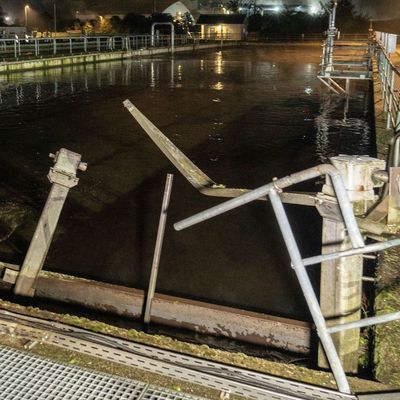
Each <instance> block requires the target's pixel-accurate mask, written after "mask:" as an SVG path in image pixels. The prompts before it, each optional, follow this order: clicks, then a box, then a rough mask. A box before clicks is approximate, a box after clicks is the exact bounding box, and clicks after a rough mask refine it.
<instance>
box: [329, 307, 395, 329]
mask: <svg viewBox="0 0 400 400" xmlns="http://www.w3.org/2000/svg"><path fill="white" fill-rule="evenodd" d="M399 319H400V312H395V313H390V314H385V315H380V316H378V317H371V318H364V319H362V320H360V321H355V322H349V323H348V324H342V325H336V326H331V327H330V328H328V332H329V333H336V332H342V331H346V330H348V329H358V328H364V327H366V326H372V325H378V324H385V323H387V322H393V321H397V320H399Z"/></svg>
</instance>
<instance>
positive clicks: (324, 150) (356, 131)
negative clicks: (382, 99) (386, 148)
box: [315, 82, 374, 162]
mask: <svg viewBox="0 0 400 400" xmlns="http://www.w3.org/2000/svg"><path fill="white" fill-rule="evenodd" d="M369 84H370V83H369V82H364V83H359V84H358V85H357V86H355V87H354V88H353V89H352V92H351V97H346V98H343V97H339V96H337V95H333V94H331V93H327V92H324V93H322V94H321V103H320V104H321V105H320V112H319V115H318V116H317V117H316V118H315V127H316V129H317V131H316V138H315V143H316V154H317V156H318V158H319V160H320V161H321V162H327V161H328V159H329V158H330V157H332V156H335V155H337V154H343V153H345V154H369V155H371V156H374V154H371V153H373V152H374V136H373V131H372V130H371V120H370V118H368V115H369V110H370V97H369V92H368V86H369Z"/></svg>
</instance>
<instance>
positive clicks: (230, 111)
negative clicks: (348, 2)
mask: <svg viewBox="0 0 400 400" xmlns="http://www.w3.org/2000/svg"><path fill="white" fill-rule="evenodd" d="M319 60H320V47H319V46H315V47H312V46H304V47H286V48H283V47H271V48H269V47H252V48H241V49H230V50H224V51H223V52H207V53H190V54H189V53H188V54H184V55H178V56H176V57H175V59H174V60H171V59H169V58H157V59H152V60H140V61H138V60H133V61H131V62H125V63H123V64H121V63H120V62H115V63H111V64H98V65H89V66H86V67H75V68H73V69H55V70H48V71H41V72H35V73H25V74H21V75H13V76H9V77H0V135H1V136H0V137H1V154H0V162H1V165H0V168H1V169H0V174H1V179H2V182H3V183H2V185H1V188H0V219H3V221H4V222H3V223H2V225H0V228H1V231H4V235H3V237H2V239H3V241H2V242H1V243H0V259H1V260H4V261H10V262H19V263H20V262H22V260H23V258H24V255H25V252H26V249H27V246H28V244H29V240H30V238H31V236H32V234H33V230H34V227H35V223H36V221H37V218H38V217H39V215H40V211H41V209H42V207H43V204H44V201H45V199H46V197H47V194H48V191H49V188H50V185H49V183H48V182H47V180H46V174H47V172H48V169H49V167H50V164H51V160H50V159H49V158H48V153H50V152H55V151H56V150H58V149H59V148H60V147H66V148H68V149H70V150H73V151H76V152H79V153H81V154H82V155H83V159H84V161H86V162H88V164H89V169H88V171H87V172H86V173H81V174H80V178H81V180H80V183H79V186H78V187H77V188H75V189H73V190H72V191H71V192H70V195H69V197H68V199H67V204H66V206H65V208H64V211H63V213H62V217H61V221H60V225H59V229H58V230H57V233H56V236H55V240H54V243H53V245H52V247H51V250H50V253H49V255H48V258H47V261H46V269H49V270H55V271H58V272H65V273H68V274H77V275H80V276H84V277H88V278H92V279H98V280H102V281H107V282H111V283H117V284H123V285H130V286H134V287H140V288H145V287H146V285H147V281H148V276H149V268H150V265H151V259H152V254H153V249H154V242H155V236H156V231H157V224H158V218H159V212H160V206H161V199H162V192H163V187H164V181H165V175H166V173H168V172H173V173H175V169H174V167H173V166H172V165H171V164H170V163H169V162H168V160H167V159H166V158H165V157H164V156H163V155H162V154H161V152H160V151H159V150H158V149H157V148H156V146H155V145H154V144H153V143H152V142H151V141H150V139H149V138H148V137H147V136H146V135H145V134H144V132H143V131H142V130H141V129H140V127H139V126H138V125H137V123H136V122H135V121H134V120H133V119H132V117H131V116H130V114H129V113H128V112H127V111H126V110H125V109H124V107H123V106H122V101H123V100H125V99H126V98H129V99H130V100H131V101H132V102H133V103H134V104H135V105H136V106H137V107H138V108H139V109H140V110H142V111H143V112H144V113H145V114H146V115H147V116H148V118H150V120H152V121H153V122H154V123H155V124H156V125H157V126H158V127H159V128H160V129H161V130H162V131H163V132H164V133H165V134H166V135H167V136H168V137H169V138H170V139H171V140H172V141H173V142H174V143H175V144H177V145H178V146H179V147H180V148H181V149H182V150H183V151H184V152H186V154H187V155H188V156H189V157H190V158H191V159H192V160H193V161H194V162H195V163H196V164H198V166H199V167H200V168H202V169H203V170H204V171H205V172H206V173H207V174H208V175H209V176H210V177H211V178H213V179H214V180H215V181H217V182H219V183H224V184H226V185H227V186H232V187H247V188H255V187H257V186H260V185H263V184H265V183H268V182H269V181H270V180H271V179H272V178H273V177H275V176H278V177H282V176H284V175H287V174H289V173H292V172H295V171H298V170H302V169H305V168H307V167H310V166H313V165H316V164H319V163H321V162H325V161H326V160H327V158H328V157H330V156H333V155H336V154H338V153H348V154H370V155H374V153H375V149H374V137H373V132H372V131H371V124H370V119H371V116H370V101H369V93H368V84H366V83H358V84H357V86H354V87H353V89H354V90H353V98H352V99H351V100H350V106H349V111H348V112H347V113H344V101H343V100H342V99H339V98H336V97H335V96H330V95H328V94H327V93H326V91H325V89H321V86H320V84H319V82H318V80H317V79H316V75H317V71H318V63H319ZM175 176H176V178H175V183H174V188H173V194H172V200H171V208H170V213H169V225H168V227H167V231H166V240H165V244H164V250H163V256H162V260H161V265H160V273H159V285H158V291H160V292H163V293H170V294H177V295H181V296H186V297H192V298H197V299H201V300H206V301H211V302H216V303H221V304H227V305H233V306H238V307H243V308H248V309H252V310H259V311H267V312H270V313H274V314H281V315H285V316H291V317H296V318H305V319H306V318H308V312H307V311H306V307H305V303H304V302H303V300H302V295H301V293H300V291H299V289H298V285H297V282H296V281H295V279H294V274H293V272H292V270H291V268H290V266H289V264H290V263H289V260H288V257H287V255H286V250H285V248H284V246H283V243H282V239H281V235H280V233H279V231H278V228H277V224H276V222H275V219H274V216H273V214H272V213H271V211H270V208H269V206H268V205H266V204H265V203H261V202H260V203H258V204H255V203H254V204H250V205H247V206H245V207H243V208H241V209H238V210H235V211H232V212H230V213H228V214H226V215H224V216H221V217H219V218H217V219H214V220H211V221H208V222H206V223H203V224H201V225H199V226H196V227H194V228H191V229H189V230H187V231H183V232H175V231H174V230H173V229H172V222H176V221H178V220H180V219H182V218H184V217H187V216H189V215H191V214H193V213H195V212H198V211H200V210H203V209H205V208H207V207H210V206H212V205H215V204H218V203H220V202H221V201H222V200H221V199H217V198H207V197H204V196H202V195H201V194H199V193H198V192H196V190H195V189H194V188H192V187H191V186H190V184H189V183H188V182H186V181H185V179H184V178H183V177H181V176H180V175H179V174H178V173H176V175H175ZM306 188H307V189H309V190H315V191H316V190H318V188H319V186H316V184H315V183H312V184H311V185H310V184H309V185H308V186H307V187H306ZM287 208H288V210H289V214H290V217H291V220H292V221H293V224H294V228H295V230H296V233H297V235H298V237H299V244H300V246H301V249H302V254H303V256H310V255H312V254H316V253H317V252H319V247H320V236H321V234H320V231H321V227H320V225H321V221H320V219H319V217H318V215H317V213H316V211H314V210H313V209H306V208H301V207H294V206H288V207H287ZM3 225H4V226H3Z"/></svg>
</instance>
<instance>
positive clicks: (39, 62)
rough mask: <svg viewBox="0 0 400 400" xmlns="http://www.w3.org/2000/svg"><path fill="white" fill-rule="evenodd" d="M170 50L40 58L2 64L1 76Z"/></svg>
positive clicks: (199, 46)
mask: <svg viewBox="0 0 400 400" xmlns="http://www.w3.org/2000/svg"><path fill="white" fill-rule="evenodd" d="M236 45H237V43H236V42H232V43H231V42H225V43H223V45H222V46H223V47H233V46H236ZM216 48H221V43H210V44H195V45H188V46H181V47H176V48H175V52H176V53H180V52H184V51H195V50H207V49H216ZM169 53H171V49H170V48H166V47H165V48H157V49H140V50H129V51H116V52H110V53H85V54H79V55H70V56H62V57H49V58H38V59H34V60H21V61H10V62H3V63H0V74H11V73H15V72H22V71H33V70H38V69H48V68H57V67H64V66H72V65H81V64H93V63H99V62H109V61H118V60H121V61H123V60H127V59H131V58H136V57H151V56H154V55H158V54H160V55H161V54H169Z"/></svg>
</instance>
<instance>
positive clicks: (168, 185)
mask: <svg viewBox="0 0 400 400" xmlns="http://www.w3.org/2000/svg"><path fill="white" fill-rule="evenodd" d="M173 179H174V176H173V175H172V174H168V175H167V180H166V182H165V190H164V197H163V202H162V207H161V214H160V223H159V225H158V232H157V240H156V247H155V249H154V257H153V264H152V266H151V274H150V282H149V288H148V291H147V299H146V309H145V312H144V322H145V323H146V324H149V323H150V319H151V306H152V303H153V298H154V293H155V290H156V284H157V276H158V266H159V264H160V258H161V250H162V245H163V241H164V233H165V225H166V223H167V214H168V207H169V202H170V199H171V191H172V182H173Z"/></svg>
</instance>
